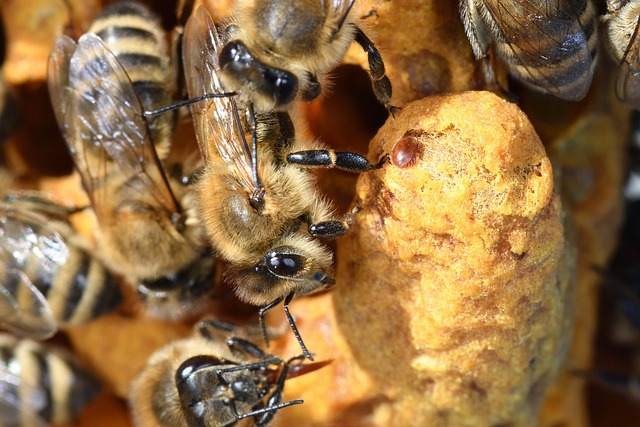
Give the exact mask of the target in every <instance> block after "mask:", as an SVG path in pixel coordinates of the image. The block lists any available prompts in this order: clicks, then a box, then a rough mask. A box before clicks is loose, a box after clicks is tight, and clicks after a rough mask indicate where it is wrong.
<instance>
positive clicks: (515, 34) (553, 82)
mask: <svg viewBox="0 0 640 427" xmlns="http://www.w3.org/2000/svg"><path fill="white" fill-rule="evenodd" d="M585 2H586V0H571V1H564V2H552V1H542V2H533V1H530V0H516V1H504V0H491V1H485V5H486V7H487V10H488V11H489V13H490V15H492V17H493V20H494V21H495V23H496V25H497V27H498V28H497V30H498V32H499V34H501V36H502V37H503V38H504V42H505V43H506V45H505V46H503V47H502V50H503V51H502V52H501V53H502V55H504V56H506V57H511V58H512V60H511V62H512V64H513V66H512V68H511V72H512V74H514V75H516V76H518V77H519V78H520V79H521V80H522V81H523V82H525V83H528V84H529V85H532V86H534V87H537V88H539V89H540V90H543V91H545V92H548V93H551V94H553V95H555V96H558V97H560V98H565V99H572V100H578V99H581V98H582V97H584V95H585V94H586V92H587V90H588V89H589V86H590V84H591V78H592V77H593V69H594V67H593V65H594V62H593V57H592V54H591V52H590V48H589V43H588V42H589V40H587V36H586V34H585V30H584V29H583V28H582V26H581V25H580V20H579V19H580V18H581V17H580V16H575V15H576V14H577V13H579V11H582V10H585V9H586V6H585V7H582V8H580V7H579V6H580V3H582V4H583V5H584V3H585ZM594 25H595V23H594ZM594 31H595V29H594ZM499 48H500V46H499Z"/></svg>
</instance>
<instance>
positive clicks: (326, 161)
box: [287, 150, 389, 172]
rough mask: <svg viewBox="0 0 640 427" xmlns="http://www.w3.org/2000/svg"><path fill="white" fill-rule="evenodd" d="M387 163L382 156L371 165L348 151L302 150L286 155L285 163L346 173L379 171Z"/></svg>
mask: <svg viewBox="0 0 640 427" xmlns="http://www.w3.org/2000/svg"><path fill="white" fill-rule="evenodd" d="M388 161H389V156H388V155H386V154H385V155H384V156H382V158H381V159H380V160H378V161H377V162H376V163H374V164H371V163H369V160H367V158H366V157H364V156H361V155H360V154H356V153H352V152H350V151H333V150H304V151H295V152H293V153H289V154H287V162H288V163H291V164H294V165H300V166H308V167H322V168H337V169H341V170H344V171H347V172H367V171H370V170H374V169H380V168H381V167H382V166H383V165H384V164H385V163H387V162H388Z"/></svg>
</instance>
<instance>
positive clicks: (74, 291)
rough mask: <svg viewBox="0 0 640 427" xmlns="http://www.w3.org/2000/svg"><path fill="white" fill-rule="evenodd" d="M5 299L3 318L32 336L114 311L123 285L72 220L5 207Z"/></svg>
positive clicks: (1, 274)
mask: <svg viewBox="0 0 640 427" xmlns="http://www.w3.org/2000/svg"><path fill="white" fill-rule="evenodd" d="M0 235H1V236H2V238H3V239H4V240H3V242H2V245H1V246H0V260H2V263H1V264H0V290H1V291H2V294H3V295H4V296H5V300H3V302H5V304H0V314H2V320H3V323H4V324H5V325H6V326H8V327H9V328H10V329H12V330H13V331H15V332H17V333H19V334H22V335H27V336H29V337H32V338H46V337H47V336H50V335H51V334H53V333H55V331H57V329H58V328H59V327H60V326H65V325H70V324H80V323H86V322H88V321H90V320H93V319H95V318H97V317H99V316H101V315H103V314H106V313H108V312H110V311H113V310H115V309H116V308H117V307H118V306H119V305H120V302H121V300H122V295H121V293H120V288H119V287H118V284H117V283H116V282H115V280H114V278H113V276H112V275H111V274H110V273H109V272H108V271H107V270H106V269H105V267H104V265H103V264H102V263H101V261H99V260H98V258H96V257H95V256H93V254H92V253H91V252H89V251H87V250H86V249H84V248H83V247H81V246H80V244H79V238H78V237H77V236H75V234H74V232H73V230H72V229H71V228H70V227H69V226H68V224H66V223H63V222H61V221H52V220H49V219H48V218H46V217H45V216H43V215H39V214H37V213H33V212H29V211H26V210H21V209H17V208H13V207H11V206H8V205H4V206H2V207H0Z"/></svg>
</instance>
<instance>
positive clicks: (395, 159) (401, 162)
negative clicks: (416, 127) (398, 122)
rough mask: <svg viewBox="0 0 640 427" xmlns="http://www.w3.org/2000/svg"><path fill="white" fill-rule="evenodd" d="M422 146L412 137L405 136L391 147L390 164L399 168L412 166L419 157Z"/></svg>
mask: <svg viewBox="0 0 640 427" xmlns="http://www.w3.org/2000/svg"><path fill="white" fill-rule="evenodd" d="M421 149H422V144H420V142H418V140H417V139H416V138H414V137H413V136H405V137H403V138H402V139H401V140H400V141H398V143H397V144H396V145H395V147H393V153H391V163H393V164H394V165H395V166H397V167H399V168H408V167H411V166H413V165H414V164H415V163H416V160H417V159H418V156H419V155H420V151H421Z"/></svg>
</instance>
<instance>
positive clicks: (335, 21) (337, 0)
mask: <svg viewBox="0 0 640 427" xmlns="http://www.w3.org/2000/svg"><path fill="white" fill-rule="evenodd" d="M354 3H355V0H348V1H345V0H331V2H330V3H329V10H328V11H327V22H326V23H327V26H328V27H329V28H333V31H334V34H335V33H337V32H338V31H339V30H340V28H342V25H343V24H344V21H345V19H347V15H349V12H351V8H352V7H353V4H354Z"/></svg>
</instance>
